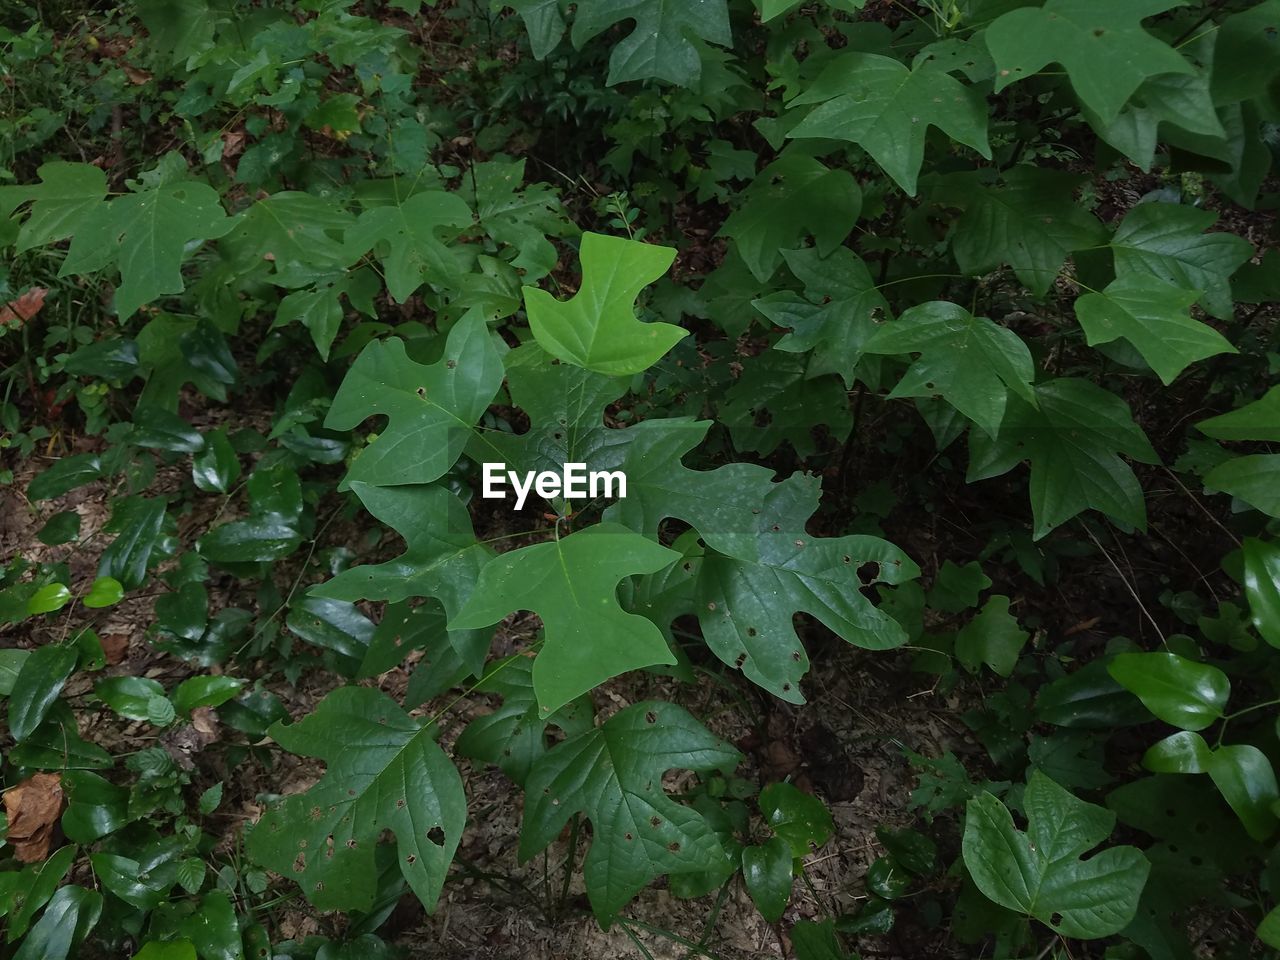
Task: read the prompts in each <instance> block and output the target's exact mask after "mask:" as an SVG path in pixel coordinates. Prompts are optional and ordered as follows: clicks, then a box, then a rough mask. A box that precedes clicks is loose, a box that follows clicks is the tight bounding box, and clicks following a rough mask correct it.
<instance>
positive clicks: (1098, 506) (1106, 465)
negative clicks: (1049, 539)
mask: <svg viewBox="0 0 1280 960" xmlns="http://www.w3.org/2000/svg"><path fill="white" fill-rule="evenodd" d="M1035 390H1036V401H1037V407H1038V408H1037V407H1032V406H1030V405H1029V404H1027V403H1024V402H1023V401H1022V400H1020V399H1019V398H1018V397H1017V396H1016V395H1013V396H1011V397H1010V399H1009V406H1008V409H1007V410H1006V411H1005V418H1004V421H1003V422H1002V423H1001V424H1000V432H999V434H998V435H997V436H996V437H995V438H994V439H989V438H987V437H986V436H984V435H983V434H979V433H970V434H969V473H968V479H969V481H970V482H973V481H975V480H985V479H986V478H988V477H997V476H1000V475H1001V474H1003V473H1007V472H1008V471H1009V470H1010V469H1012V468H1013V466H1014V465H1015V464H1017V463H1019V462H1021V461H1022V460H1023V459H1029V460H1030V461H1031V510H1032V513H1033V515H1034V518H1035V530H1034V536H1035V538H1036V539H1037V540H1038V539H1040V538H1041V537H1043V536H1044V535H1045V534H1046V533H1048V532H1049V531H1050V530H1052V529H1053V528H1054V527H1057V526H1061V525H1062V524H1064V523H1066V522H1067V521H1068V520H1070V519H1071V518H1072V517H1074V516H1076V514H1078V513H1080V512H1081V511H1083V510H1087V509H1090V508H1092V509H1094V510H1100V511H1101V512H1103V513H1105V514H1107V515H1108V516H1110V517H1114V518H1115V519H1117V520H1119V521H1121V522H1123V523H1126V524H1129V525H1130V526H1134V527H1140V528H1141V527H1144V526H1145V525H1146V518H1147V511H1146V506H1145V504H1144V503H1143V499H1142V488H1141V487H1140V486H1139V485H1138V479H1137V477H1135V476H1134V475H1133V471H1132V470H1130V469H1129V468H1128V467H1127V466H1125V464H1124V461H1122V460H1121V459H1120V457H1119V456H1118V454H1121V453H1123V454H1125V455H1126V456H1129V457H1132V458H1133V459H1134V460H1138V461H1140V462H1142V463H1158V462H1159V458H1158V457H1157V456H1156V452H1155V451H1154V450H1153V449H1151V444H1150V443H1149V442H1148V441H1147V437H1146V435H1145V434H1144V433H1143V432H1142V429H1141V428H1140V427H1139V426H1138V425H1137V424H1135V423H1134V422H1133V417H1132V415H1131V414H1130V412H1129V406H1128V404H1126V403H1125V402H1124V401H1123V400H1121V399H1120V398H1119V397H1117V396H1116V395H1115V394H1113V393H1109V392H1108V391H1106V390H1103V389H1102V388H1101V387H1097V386H1094V385H1093V384H1092V383H1089V382H1088V381H1086V380H1078V379H1073V378H1063V379H1059V380H1050V381H1049V382H1047V383H1041V384H1037V385H1036V388H1035Z"/></svg>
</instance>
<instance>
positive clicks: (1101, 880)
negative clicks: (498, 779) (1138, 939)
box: [963, 771, 1151, 940]
mask: <svg viewBox="0 0 1280 960" xmlns="http://www.w3.org/2000/svg"><path fill="white" fill-rule="evenodd" d="M1024 805H1025V807H1026V813H1027V830H1026V832H1025V833H1024V832H1022V831H1019V830H1018V829H1017V828H1016V827H1015V826H1014V823H1013V817H1012V816H1011V815H1010V814H1009V811H1008V810H1007V809H1005V806H1004V804H1002V803H1001V802H1000V801H999V800H997V799H996V798H995V797H993V796H992V795H991V794H989V793H985V792H984V793H982V794H979V795H978V796H976V797H974V798H973V799H972V800H970V801H969V805H968V808H967V812H966V816H965V827H964V842H963V852H964V862H965V866H966V867H968V868H969V873H970V875H971V876H972V877H973V881H974V883H975V884H977V886H978V889H979V890H981V891H982V892H983V894H984V895H985V896H987V897H988V898H989V899H991V900H993V901H995V902H996V903H998V904H1000V906H1002V907H1006V908H1007V909H1009V910H1014V911H1016V912H1018V913H1022V914H1026V915H1027V916H1032V917H1035V918H1036V919H1037V920H1039V921H1041V922H1042V923H1045V924H1047V925H1048V926H1049V927H1051V928H1052V929H1053V930H1054V931H1055V932H1057V933H1059V934H1061V935H1062V936H1064V937H1078V938H1080V939H1090V940H1092V939H1097V938H1099V937H1106V936H1110V935H1111V934H1113V933H1118V932H1119V931H1121V930H1123V929H1124V928H1125V926H1127V925H1128V923H1129V921H1130V920H1132V919H1133V915H1134V913H1135V912H1136V911H1137V909H1138V897H1139V896H1140V895H1141V894H1142V888H1143V886H1144V885H1145V884H1146V880H1147V874H1148V872H1150V870H1151V864H1150V863H1148V862H1147V858H1146V857H1144V856H1143V855H1142V853H1141V851H1139V850H1137V849H1136V848H1134V847H1111V848H1109V849H1107V850H1104V851H1102V852H1101V853H1098V854H1095V855H1094V856H1092V857H1090V858H1089V859H1088V860H1081V859H1080V857H1081V856H1082V855H1083V854H1085V853H1086V852H1088V851H1089V850H1090V849H1091V848H1093V847H1095V846H1097V845H1098V844H1099V843H1101V842H1102V841H1103V840H1105V839H1106V838H1107V837H1108V836H1110V835H1111V828H1112V827H1113V826H1114V825H1115V820H1116V815H1115V814H1114V813H1112V812H1111V811H1109V810H1105V809H1103V808H1102V807H1098V806H1095V805H1093V804H1091V803H1085V802H1084V801H1083V800H1079V799H1077V798H1075V797H1073V796H1072V795H1071V794H1070V793H1068V792H1067V791H1066V790H1064V789H1062V787H1060V786H1058V785H1057V784H1056V783H1054V782H1053V781H1052V780H1050V779H1049V778H1048V777H1046V776H1045V775H1044V774H1043V773H1040V772H1039V771H1036V772H1035V773H1033V774H1032V775H1031V780H1030V782H1029V783H1028V785H1027V789H1026V792H1025V794H1024Z"/></svg>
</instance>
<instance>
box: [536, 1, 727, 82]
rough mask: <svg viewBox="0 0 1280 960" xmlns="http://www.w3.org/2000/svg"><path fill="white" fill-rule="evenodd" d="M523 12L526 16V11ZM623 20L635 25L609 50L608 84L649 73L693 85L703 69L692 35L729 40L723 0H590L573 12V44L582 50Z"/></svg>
mask: <svg viewBox="0 0 1280 960" xmlns="http://www.w3.org/2000/svg"><path fill="white" fill-rule="evenodd" d="M524 6H526V7H527V6H528V5H527V4H525V5H524ZM524 15H525V18H526V22H528V16H529V14H528V12H527V11H526V12H525V14H524ZM623 20H632V21H634V22H635V29H634V30H632V32H631V33H629V34H628V35H627V36H626V38H625V39H623V40H622V41H621V42H619V43H618V44H617V46H615V47H614V48H613V52H612V53H611V54H610V55H609V80H608V83H609V85H610V86H612V85H613V84H615V83H622V82H624V81H626V80H647V79H650V78H656V79H658V80H666V81H668V82H670V83H674V84H676V85H678V86H682V87H690V86H693V85H694V84H695V83H696V82H697V81H698V78H699V77H700V76H701V75H702V58H701V57H700V56H699V54H698V47H697V46H696V45H695V44H694V42H693V38H695V37H696V38H697V39H699V40H705V41H706V42H707V43H714V44H718V45H719V46H722V47H727V46H730V45H731V44H732V43H733V34H732V33H731V32H730V29H729V7H728V4H726V3H725V0H700V2H698V3H685V2H681V0H594V2H592V3H584V4H579V6H578V9H577V12H576V13H575V14H574V19H573V31H572V34H571V38H572V40H573V45H574V46H575V47H577V48H578V49H579V50H580V49H582V45H583V44H584V43H586V42H587V41H588V40H590V39H591V38H592V37H594V36H596V35H597V34H599V33H602V32H604V31H605V30H607V29H609V28H610V27H612V26H613V25H614V24H616V23H619V22H621V21H623Z"/></svg>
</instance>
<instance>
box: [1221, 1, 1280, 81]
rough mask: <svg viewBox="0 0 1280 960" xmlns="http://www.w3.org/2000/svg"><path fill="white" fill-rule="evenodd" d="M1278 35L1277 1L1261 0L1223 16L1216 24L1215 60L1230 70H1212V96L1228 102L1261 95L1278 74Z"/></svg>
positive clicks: (1278, 7) (1279, 69)
mask: <svg viewBox="0 0 1280 960" xmlns="http://www.w3.org/2000/svg"><path fill="white" fill-rule="evenodd" d="M1278 32H1280V2H1277V0H1263V2H1262V3H1258V4H1254V5H1251V6H1249V7H1246V8H1245V9H1243V10H1241V11H1239V12H1238V13H1233V14H1232V15H1231V16H1229V17H1226V18H1225V19H1224V20H1222V22H1221V23H1220V24H1219V25H1218V36H1217V39H1216V43H1215V45H1214V55H1215V59H1216V60H1217V61H1218V62H1219V63H1223V64H1230V69H1221V70H1215V71H1214V74H1213V96H1214V100H1215V102H1217V103H1231V102H1234V101H1237V100H1249V99H1252V98H1254V97H1258V96H1263V95H1264V94H1265V93H1266V91H1267V88H1268V85H1269V84H1270V83H1271V82H1272V81H1274V80H1275V77H1276V74H1277V73H1280V65H1277V63H1276V36H1277V33H1278Z"/></svg>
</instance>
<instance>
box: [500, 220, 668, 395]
mask: <svg viewBox="0 0 1280 960" xmlns="http://www.w3.org/2000/svg"><path fill="white" fill-rule="evenodd" d="M675 256H676V252H675V250H674V249H672V248H671V247H659V246H656V245H655V244H652V243H640V242H638V241H635V240H626V239H623V238H622V237H609V236H605V235H604V234H599V233H584V234H583V235H582V248H581V251H580V257H581V260H582V287H581V288H580V289H579V290H578V292H577V293H576V294H575V295H574V296H573V298H572V299H570V300H567V301H562V300H557V299H556V298H555V297H553V296H552V295H551V294H550V293H548V292H547V291H545V290H540V289H538V288H537V287H525V288H524V305H525V310H526V311H527V312H528V314H529V326H530V327H531V328H532V330H533V335H534V337H535V338H536V339H537V341H538V343H540V344H541V345H542V347H543V349H545V350H546V351H547V353H549V354H551V355H552V356H553V357H558V358H559V359H561V360H564V361H566V362H568V363H573V364H577V365H578V366H580V367H586V368H587V369H588V370H594V371H596V372H598V373H605V374H608V375H610V376H615V377H616V376H626V375H628V374H633V373H640V372H641V371H643V370H646V369H648V368H649V367H651V366H653V364H655V363H657V362H658V360H659V359H660V358H661V357H662V355H663V354H665V353H666V352H667V351H668V350H670V349H671V348H672V347H673V346H675V344H676V342H677V341H678V340H681V339H683V338H684V337H686V336H688V331H686V330H684V329H682V328H680V327H677V326H676V325H675V324H672V323H661V322H657V323H644V322H642V321H640V320H637V319H636V315H635V301H636V297H637V296H639V294H640V291H641V290H643V289H644V287H645V286H646V285H648V284H650V283H652V282H653V281H655V280H657V279H658V278H660V277H661V276H662V275H663V274H664V273H666V272H667V268H668V267H670V266H671V263H672V261H673V260H675Z"/></svg>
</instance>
